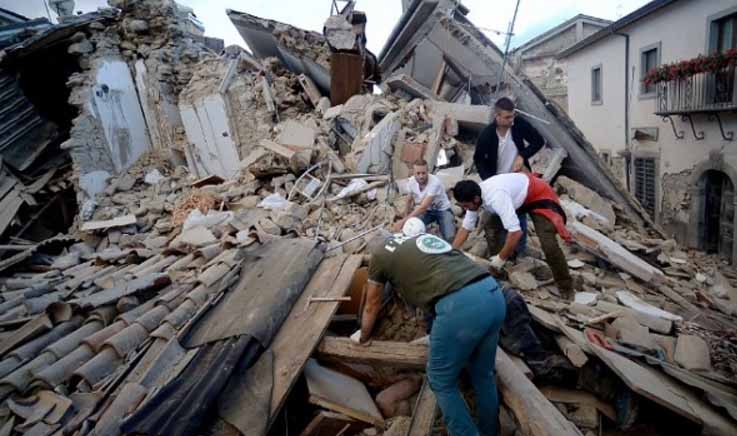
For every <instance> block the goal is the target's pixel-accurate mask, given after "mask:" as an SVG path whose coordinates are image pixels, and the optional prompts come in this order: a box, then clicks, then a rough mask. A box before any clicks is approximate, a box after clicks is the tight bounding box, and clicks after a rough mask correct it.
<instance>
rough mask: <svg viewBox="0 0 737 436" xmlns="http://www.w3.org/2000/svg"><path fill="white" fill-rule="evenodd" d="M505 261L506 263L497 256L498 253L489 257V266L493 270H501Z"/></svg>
mask: <svg viewBox="0 0 737 436" xmlns="http://www.w3.org/2000/svg"><path fill="white" fill-rule="evenodd" d="M505 263H507V261H506V260H504V259H502V258H501V257H499V255H498V254H497V255H496V256H494V257H492V258H491V267H492V268H494V269H495V270H498V271H501V269H502V268H504V264H505Z"/></svg>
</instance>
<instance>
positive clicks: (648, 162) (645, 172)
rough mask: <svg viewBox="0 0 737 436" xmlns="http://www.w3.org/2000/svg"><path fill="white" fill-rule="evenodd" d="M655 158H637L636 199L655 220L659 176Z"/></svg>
mask: <svg viewBox="0 0 737 436" xmlns="http://www.w3.org/2000/svg"><path fill="white" fill-rule="evenodd" d="M655 169H656V168H655V159H654V158H644V157H638V158H635V197H637V199H638V200H639V201H640V204H642V207H644V208H645V210H646V211H647V212H648V213H649V214H650V216H651V217H653V218H655V199H656V195H655V192H656V191H655V183H656V180H657V174H656V171H655Z"/></svg>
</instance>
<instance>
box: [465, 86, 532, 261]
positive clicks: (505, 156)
mask: <svg viewBox="0 0 737 436" xmlns="http://www.w3.org/2000/svg"><path fill="white" fill-rule="evenodd" d="M515 110H516V108H515V104H514V102H513V101H512V100H511V99H509V98H507V97H501V98H499V99H498V100H497V101H496V102H495V103H494V120H493V122H492V123H491V124H489V125H488V126H486V127H485V128H484V129H483V130H482V131H481V134H480V135H479V137H478V140H477V142H476V150H475V151H474V154H473V162H474V164H475V165H476V169H478V172H479V176H481V180H486V179H488V178H489V177H492V176H495V175H497V174H506V173H512V172H520V171H528V170H529V169H530V164H529V161H528V159H530V158H532V156H534V155H535V154H536V153H537V152H538V151H540V149H541V148H542V147H544V146H545V138H543V137H542V135H540V133H539V132H538V131H537V130H536V129H535V127H533V126H532V125H531V124H530V123H529V122H527V121H526V120H525V119H524V118H520V117H517V116H516V115H517V114H516V112H515ZM489 220H492V221H493V220H496V222H494V223H491V224H489V223H487V221H489ZM519 220H520V225H521V226H522V239H521V240H520V243H519V244H518V245H517V251H516V253H517V254H523V253H524V252H525V249H526V248H527V215H525V214H520V215H519ZM481 222H482V225H483V226H484V227H486V226H487V225H494V226H497V227H498V226H499V222H498V218H497V217H494V216H489V215H487V214H483V215H482V217H481ZM505 236H506V235H505V234H504V232H501V233H499V234H494V235H489V237H487V242H488V243H489V250H490V251H491V252H495V251H498V250H499V249H500V247H501V243H502V242H503V241H504V238H505Z"/></svg>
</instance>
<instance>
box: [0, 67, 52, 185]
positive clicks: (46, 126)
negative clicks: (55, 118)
mask: <svg viewBox="0 0 737 436" xmlns="http://www.w3.org/2000/svg"><path fill="white" fill-rule="evenodd" d="M57 135H58V128H57V126H56V125H55V124H54V123H52V122H51V121H48V120H45V119H43V118H42V117H41V116H40V115H39V113H38V112H37V111H36V109H35V108H34V107H33V104H31V102H30V101H29V100H28V99H27V98H26V96H25V95H24V94H23V91H22V90H21V88H20V85H19V84H18V82H17V80H16V78H15V75H14V74H12V73H10V72H7V71H5V72H3V71H0V155H2V157H3V161H4V162H5V163H6V164H8V165H10V166H11V167H13V168H15V169H16V170H18V171H23V170H25V169H27V168H28V167H29V166H30V165H31V164H32V163H33V161H34V160H35V159H36V158H37V157H38V156H39V155H40V154H41V153H42V152H43V151H44V149H45V148H46V147H47V146H48V145H49V144H50V143H51V142H52V141H53V140H54V139H55V138H56V137H57Z"/></svg>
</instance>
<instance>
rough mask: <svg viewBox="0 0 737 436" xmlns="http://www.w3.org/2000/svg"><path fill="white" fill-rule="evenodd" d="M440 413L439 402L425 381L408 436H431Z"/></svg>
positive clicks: (418, 397)
mask: <svg viewBox="0 0 737 436" xmlns="http://www.w3.org/2000/svg"><path fill="white" fill-rule="evenodd" d="M437 412H438V401H437V399H436V398H435V394H434V393H433V392H432V390H431V389H430V384H429V383H428V382H427V380H425V383H424V384H423V385H422V390H420V394H419V395H418V396H417V403H415V409H414V410H413V411H412V422H411V423H410V426H409V430H408V431H407V435H406V436H430V433H431V432H432V426H433V424H434V423H435V415H436V414H437Z"/></svg>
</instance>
